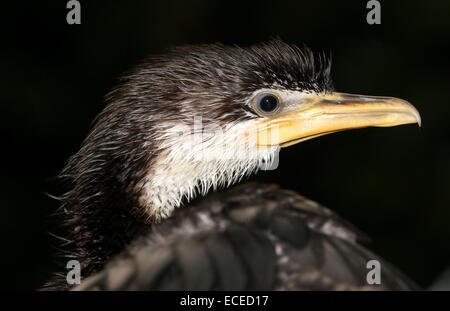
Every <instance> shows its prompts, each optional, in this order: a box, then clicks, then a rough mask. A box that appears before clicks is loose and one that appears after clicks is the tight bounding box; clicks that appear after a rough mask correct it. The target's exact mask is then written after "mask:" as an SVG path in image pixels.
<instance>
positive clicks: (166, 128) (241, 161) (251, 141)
mask: <svg viewBox="0 0 450 311" xmlns="http://www.w3.org/2000/svg"><path fill="white" fill-rule="evenodd" d="M197 121H198V120H197ZM197 121H194V127H192V126H190V127H189V126H188V125H186V124H182V123H179V124H167V123H166V124H165V125H162V126H161V130H162V132H163V133H165V134H164V135H162V136H160V137H159V141H158V143H159V146H158V149H159V154H158V156H157V158H156V159H155V161H154V162H153V163H152V164H151V165H150V168H149V169H148V172H147V176H146V177H145V178H144V180H143V181H142V182H141V183H140V184H139V188H140V193H141V195H140V198H139V203H140V204H141V206H142V207H143V208H144V209H145V214H146V215H147V216H148V217H149V219H151V220H152V221H157V220H160V219H163V218H166V217H168V216H170V214H171V213H172V212H173V210H174V209H175V208H176V207H179V206H180V205H181V204H182V200H183V199H186V200H191V199H192V198H194V197H195V196H196V195H197V194H201V195H205V194H206V193H207V192H208V191H209V190H210V189H213V190H215V189H217V188H218V187H223V186H226V187H227V186H230V185H232V184H234V183H236V182H238V181H239V180H241V179H242V178H243V177H246V176H249V175H251V174H252V173H255V172H257V171H258V170H259V169H267V168H269V167H270V166H271V165H272V162H273V161H274V160H275V157H276V156H277V155H278V150H279V147H277V146H270V147H265V148H258V146H257V145H256V137H255V135H251V133H249V132H248V130H247V129H249V128H251V127H252V126H254V124H255V122H257V121H255V120H248V121H240V122H239V124H238V123H236V124H231V125H227V127H226V128H224V129H220V128H219V127H218V126H216V125H212V124H211V123H208V124H207V125H206V126H203V125H201V126H200V127H199V126H198V124H197V125H196V124H195V122H197ZM202 129H203V130H202Z"/></svg>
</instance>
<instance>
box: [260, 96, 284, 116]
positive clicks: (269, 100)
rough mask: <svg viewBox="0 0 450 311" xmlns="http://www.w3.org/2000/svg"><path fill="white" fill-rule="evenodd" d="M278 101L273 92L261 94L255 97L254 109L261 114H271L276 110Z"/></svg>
mask: <svg viewBox="0 0 450 311" xmlns="http://www.w3.org/2000/svg"><path fill="white" fill-rule="evenodd" d="M279 107H280V101H279V99H278V97H276V96H275V95H273V94H262V95H260V96H258V97H257V98H256V109H257V110H258V112H261V113H262V114H272V113H274V112H276V111H278V109H279Z"/></svg>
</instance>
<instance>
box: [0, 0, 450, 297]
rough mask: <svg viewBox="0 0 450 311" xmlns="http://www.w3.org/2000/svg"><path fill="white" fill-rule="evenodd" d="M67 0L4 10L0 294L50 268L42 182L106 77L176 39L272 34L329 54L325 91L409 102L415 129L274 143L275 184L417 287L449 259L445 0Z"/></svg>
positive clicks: (72, 148)
mask: <svg viewBox="0 0 450 311" xmlns="http://www.w3.org/2000/svg"><path fill="white" fill-rule="evenodd" d="M80 2H81V9H82V24H81V25H67V24H66V13H67V12H68V10H67V9H66V8H65V5H66V1H59V2H56V1H51V2H48V3H47V2H44V1H33V2H31V3H29V4H25V3H23V4H22V5H20V6H16V7H14V8H7V7H4V6H2V15H1V17H0V19H1V30H0V32H1V43H0V44H1V48H0V87H1V110H2V112H1V113H0V115H1V120H0V121H1V122H0V127H1V132H0V133H1V137H2V140H1V143H0V144H1V156H2V161H1V162H0V163H1V181H0V182H1V183H0V189H1V190H0V191H1V193H0V200H1V201H0V230H1V231H0V250H1V256H0V258H1V261H2V262H1V265H0V275H1V276H2V278H1V283H0V284H1V285H0V287H1V288H6V289H34V288H37V287H38V286H40V285H41V284H42V282H43V281H44V280H45V278H46V277H48V275H49V273H50V271H51V270H52V269H54V268H55V266H54V264H53V261H52V256H51V255H52V251H53V250H52V245H53V244H55V239H54V238H53V237H51V236H50V235H49V234H48V231H52V230H53V229H52V228H53V227H54V225H55V223H57V222H58V221H57V220H55V219H52V218H51V217H49V215H50V214H51V213H52V212H53V211H54V210H55V209H56V208H57V207H58V203H57V202H56V201H54V200H52V199H51V198H49V197H47V196H46V195H45V192H49V193H52V194H58V193H60V192H59V191H60V189H59V188H58V186H56V185H55V183H54V181H53V180H52V178H53V177H54V176H56V175H57V174H58V172H59V170H60V169H61V168H62V167H63V165H64V163H65V161H66V159H67V158H68V157H69V156H70V155H71V154H73V153H74V152H76V151H77V149H78V148H79V145H80V143H81V141H82V139H83V138H84V137H85V135H86V134H87V133H88V130H89V127H90V124H91V122H92V120H93V119H94V117H95V115H96V114H97V113H98V112H99V111H100V110H101V109H102V108H103V105H104V104H103V96H104V94H106V93H107V92H108V90H109V89H110V88H111V87H113V86H114V85H115V84H116V82H117V80H116V79H117V77H118V76H119V75H120V74H121V73H122V72H123V71H125V70H127V69H129V68H130V67H132V66H133V65H135V64H137V63H139V61H140V60H141V59H142V58H144V57H145V56H146V55H148V54H150V53H157V52H162V51H164V49H166V48H167V47H171V46H175V45H179V44H186V43H189V44H192V43H209V42H224V43H227V44H240V45H249V44H253V43H257V42H260V41H264V40H267V39H270V38H271V37H273V36H280V37H281V38H282V39H283V40H285V41H287V42H289V43H294V44H298V45H302V44H303V43H306V44H307V45H308V46H310V47H312V48H313V49H314V50H316V51H320V50H325V51H328V52H331V53H332V54H333V64H334V65H333V77H334V80H335V85H336V88H337V89H338V90H340V91H344V92H352V93H360V94H370V95H390V96H396V97H401V98H404V99H407V100H409V101H410V102H412V103H413V104H414V105H415V106H416V107H417V108H418V110H419V111H420V112H421V114H422V118H423V125H422V128H420V129H419V128H417V126H413V125H409V126H402V127H396V128H383V129H380V128H378V129H374V128H371V129H363V130H358V131H349V132H344V133H340V134H334V135H329V136H325V137H322V138H320V139H317V140H312V141H308V142H304V143H302V144H300V145H297V146H294V147H291V148H288V149H286V150H283V151H282V153H281V162H280V167H279V169H278V170H276V171H272V172H261V173H259V174H258V175H257V176H255V177H253V178H252V179H255V180H263V181H268V182H276V183H279V184H281V185H282V186H284V187H286V188H290V189H294V190H296V191H299V192H300V193H302V194H304V195H306V196H308V197H310V198H312V199H314V200H317V201H319V202H321V203H322V204H324V205H326V206H328V207H330V208H332V209H334V210H335V211H337V212H338V213H339V214H341V216H343V217H344V218H347V219H348V220H350V221H351V222H353V223H354V224H355V225H356V226H358V227H359V228H360V229H362V230H363V231H365V232H366V233H367V234H368V235H369V236H371V237H372V238H373V242H372V244H371V245H370V247H371V248H372V249H373V250H375V251H376V252H378V253H379V254H381V255H382V256H384V257H385V258H386V259H388V260H390V261H391V262H393V263H394V264H395V265H397V266H398V267H399V268H400V269H402V270H403V271H404V272H405V273H406V274H408V275H410V276H411V277H412V278H413V279H414V280H416V281H417V282H418V283H419V284H420V285H422V286H427V285H429V284H430V282H431V281H432V280H433V279H434V278H435V277H436V275H437V274H439V272H440V271H442V270H443V269H444V268H445V267H446V266H447V265H450V247H449V238H450V143H449V142H450V141H449V136H448V135H449V134H450V133H449V132H450V126H449V125H448V124H449V120H450V114H449V113H450V100H449V98H450V77H449V72H450V60H449V55H450V37H449V36H450V14H449V13H450V2H449V1H433V2H431V1H411V0H404V1H395V3H394V1H381V4H382V24H381V25H368V24H367V23H366V14H367V12H368V10H367V9H366V3H367V1H318V0H315V1H312V0H311V1H301V0H295V1H248V2H245V1H239V2H236V3H234V2H232V1H226V2H225V1H224V2H218V1H211V0H209V1H206V0H205V1H173V0H172V1H167V0H166V1H159V2H156V1H132V2H126V1H123V2H122V4H120V3H119V2H118V1H114V2H112V1H103V2H100V1H96V2H95V3H93V1H80Z"/></svg>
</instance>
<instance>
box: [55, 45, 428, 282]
mask: <svg viewBox="0 0 450 311" xmlns="http://www.w3.org/2000/svg"><path fill="white" fill-rule="evenodd" d="M330 66H331V64H330V61H329V58H327V57H325V56H323V55H315V54H314V53H312V52H311V51H310V50H309V49H307V48H298V47H296V46H293V45H289V44H286V43H284V42H282V41H281V40H272V41H270V42H268V43H265V44H259V45H255V46H251V47H247V48H241V47H238V46H226V45H222V44H211V45H198V46H185V47H179V48H175V49H172V50H170V51H169V52H168V53H166V54H164V55H159V56H152V57H150V58H149V59H148V60H146V61H145V62H144V63H143V64H141V65H140V66H138V67H137V68H135V69H134V70H133V71H132V72H131V73H129V74H128V75H126V76H125V77H124V78H123V79H122V83H121V84H120V85H119V86H118V87H116V88H115V89H114V90H113V91H112V92H110V93H109V94H108V95H107V102H108V105H107V106H106V108H105V109H104V110H103V111H102V112H101V113H100V115H99V116H98V118H97V120H96V123H95V125H94V127H93V129H92V131H91V132H90V134H89V135H88V136H87V138H86V139H85V141H84V142H83V144H82V146H81V148H80V150H79V151H78V152H77V153H76V154H75V155H74V156H73V157H71V158H70V160H69V161H68V163H67V165H66V166H65V168H64V170H63V172H62V174H61V177H62V178H63V179H64V180H66V182H67V184H68V187H69V188H68V189H69V191H68V192H67V193H66V194H65V195H63V196H62V197H61V200H62V208H61V211H62V213H63V214H64V215H65V225H66V226H67V228H68V230H69V232H70V234H69V237H68V238H67V240H68V241H69V242H68V243H67V244H68V245H67V246H68V247H69V248H70V250H69V251H68V252H67V255H68V257H70V259H77V260H79V261H80V262H81V274H82V277H83V281H82V283H81V285H79V286H77V287H75V289H77V290H86V289H106V290H108V289H110V290H116V289H136V290H144V289H151V290H153V289H177V290H180V289H191V290H194V289H202V290H209V289H216V290H222V289H231V290H240V289H261V290H267V289H287V290H291V289H293V290H297V289H330V290H345V289H396V290H397V289H413V288H416V285H415V284H414V283H413V282H411V281H410V280H409V279H408V278H407V277H405V276H403V275H402V273H400V272H399V271H398V270H396V269H395V268H394V267H393V266H391V265H390V264H389V263H387V262H386V261H384V260H383V259H381V258H380V257H379V256H377V255H375V254H373V253H372V252H370V251H369V250H367V249H366V248H365V247H363V246H361V245H360V244H359V241H360V239H361V238H363V236H362V235H361V234H360V233H359V232H358V231H357V230H356V229H355V228H354V227H353V226H352V225H350V224H348V223H347V222H345V221H344V220H342V219H340V218H339V217H338V216H337V215H336V214H334V213H333V212H332V211H330V210H329V209H327V208H324V207H322V206H320V205H319V204H317V203H315V202H313V201H310V200H308V199H306V198H304V197H302V196H300V195H298V194H296V193H294V192H292V191H287V190H282V189H279V188H278V187H277V186H274V185H264V184H257V183H251V184H243V185H239V186H237V187H235V188H232V189H231V190H227V191H223V192H216V193H213V194H212V195H210V196H209V197H208V198H207V199H204V200H200V201H199V202H197V203H195V204H192V205H190V206H185V207H183V208H179V209H177V208H178V207H181V206H182V205H186V204H185V203H187V202H188V201H189V200H191V199H193V198H194V197H196V195H197V194H200V195H205V194H206V193H207V192H208V191H209V190H211V189H214V190H216V189H218V188H223V187H228V186H230V185H232V184H234V183H236V182H237V181H239V180H241V179H242V178H243V177H245V176H247V175H249V174H251V173H254V172H256V171H257V170H258V169H264V168H268V167H270V166H271V164H272V162H273V161H274V159H275V158H276V155H277V152H278V150H279V148H280V147H285V146H289V145H292V144H295V143H297V142H300V141H304V140H307V139H311V138H315V137H318V136H321V135H325V134H329V133H333V132H337V131H342V130H347V129H354V128H362V127H368V126H396V125H401V124H408V123H419V124H420V116H419V113H418V112H417V110H416V109H415V108H414V107H413V106H412V105H411V104H409V103H408V102H406V101H404V100H401V99H396V98H390V97H372V96H362V95H350V94H343V93H336V92H334V90H333V86H332V81H331V78H330ZM372 259H376V260H378V261H379V262H381V280H382V283H381V285H370V284H368V283H367V280H366V275H367V272H368V270H367V266H366V265H367V262H368V261H369V260H372ZM46 288H47V289H69V288H70V286H69V285H67V283H66V276H65V275H64V274H62V275H58V276H56V277H54V278H53V279H52V280H51V281H50V282H49V283H48V284H47V286H46Z"/></svg>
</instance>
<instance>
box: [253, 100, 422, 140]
mask: <svg viewBox="0 0 450 311" xmlns="http://www.w3.org/2000/svg"><path fill="white" fill-rule="evenodd" d="M420 122H421V120H420V114H419V112H418V111H417V109H416V108H414V106H413V105H411V104H410V103H408V102H407V101H404V100H402V99H398V98H392V97H374V96H363V95H352V94H344V93H330V94H322V95H320V94H308V95H307V96H303V97H302V98H301V99H300V98H299V99H298V101H297V102H295V100H294V101H293V103H291V104H290V106H289V107H288V109H286V112H284V113H281V114H279V115H277V116H275V117H273V118H270V119H265V120H263V121H261V122H260V123H259V124H258V126H257V144H258V146H274V145H278V146H282V147H286V146H290V145H293V144H296V143H298V142H300V141H304V140H308V139H311V138H315V137H318V136H322V135H326V134H330V133H334V132H337V131H344V130H348V129H356V128H363V127H369V126H382V127H387V126H396V125H402V124H409V123H418V124H419V126H420Z"/></svg>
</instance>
